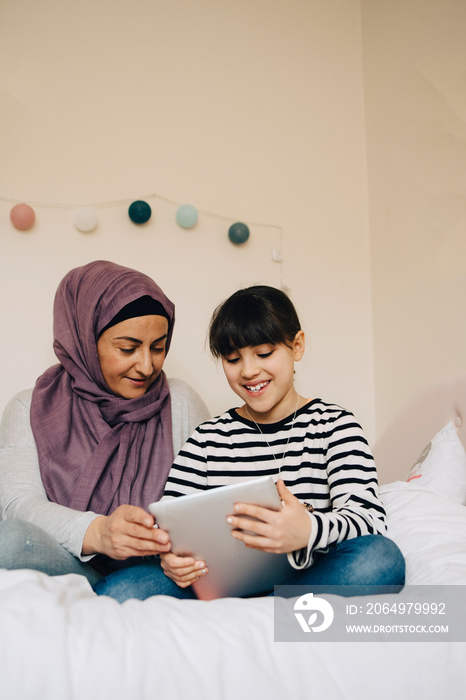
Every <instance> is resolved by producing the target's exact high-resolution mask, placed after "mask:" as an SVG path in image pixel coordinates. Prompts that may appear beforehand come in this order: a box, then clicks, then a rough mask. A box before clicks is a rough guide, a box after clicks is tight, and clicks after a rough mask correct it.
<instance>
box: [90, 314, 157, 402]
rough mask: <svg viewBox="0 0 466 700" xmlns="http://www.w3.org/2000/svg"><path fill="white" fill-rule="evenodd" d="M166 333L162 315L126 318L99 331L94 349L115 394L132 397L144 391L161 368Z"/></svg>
mask: <svg viewBox="0 0 466 700" xmlns="http://www.w3.org/2000/svg"><path fill="white" fill-rule="evenodd" d="M167 333H168V320H167V319H166V318H165V317H164V316H138V317H136V318H129V319H127V320H126V321H122V322H121V323H117V324H116V325H115V326H111V328H109V329H108V330H106V331H105V332H104V333H102V335H101V336H100V338H99V340H98V341H97V353H98V355H99V362H100V368H101V370H102V374H103V376H104V379H105V382H106V384H107V386H108V388H109V389H110V390H111V391H113V393H114V394H116V395H117V396H121V397H123V398H124V399H135V398H138V397H139V396H142V395H143V394H145V393H146V391H147V390H148V388H149V387H150V386H151V385H152V384H153V383H154V382H155V380H156V379H157V377H158V376H159V374H160V372H161V371H162V367H163V363H164V360H165V343H166V341H167Z"/></svg>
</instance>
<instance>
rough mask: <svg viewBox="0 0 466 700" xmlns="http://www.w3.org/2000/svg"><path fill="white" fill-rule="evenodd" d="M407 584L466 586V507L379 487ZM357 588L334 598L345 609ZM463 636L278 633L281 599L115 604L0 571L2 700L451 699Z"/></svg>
mask: <svg viewBox="0 0 466 700" xmlns="http://www.w3.org/2000/svg"><path fill="white" fill-rule="evenodd" d="M381 495H382V499H383V501H384V503H385V506H386V508H387V512H388V521H389V536H391V537H392V538H393V539H394V540H395V541H396V542H397V543H398V545H399V546H400V548H401V549H402V551H403V553H404V555H405V557H406V562H407V569H408V583H413V584H418V583H420V584H426V583H438V584H445V583H454V584H466V553H465V552H466V534H465V533H466V508H465V507H464V506H462V505H460V504H458V503H455V502H453V501H450V500H448V499H445V498H442V497H440V496H437V495H436V494H434V493H432V492H429V491H426V490H422V489H418V488H415V487H413V486H412V485H409V484H406V483H403V482H396V483H393V484H389V485H387V486H384V487H383V488H382V489H381ZM351 601H356V602H357V599H348V598H338V597H336V596H334V597H333V601H332V604H333V607H334V609H335V614H336V615H337V614H338V608H339V607H340V606H344V605H346V604H348V603H351ZM465 655H466V643H451V642H434V643H426V642H411V643H397V642H385V641H384V642H372V643H370V642H333V643H329V642H319V641H318V639H317V638H316V640H315V641H314V640H313V641H312V642H311V643H304V642H301V643H299V642H297V643H293V642H274V601H273V599H272V598H258V599H252V600H239V599H223V600H215V601H209V602H204V601H179V600H175V599H171V598H167V597H158V598H152V599H149V600H146V601H133V600H132V601H127V602H126V603H124V604H123V605H120V604H119V603H117V602H116V601H114V600H112V599H110V598H105V597H97V596H96V595H95V594H94V593H93V591H92V589H91V588H90V586H89V584H88V583H87V581H86V580H85V579H84V578H82V577H79V576H75V575H70V576H63V577H55V578H50V577H48V576H45V575H44V574H41V573H38V572H34V571H4V570H3V571H0V698H1V700H39V699H42V698H44V700H68V699H69V700H81V699H82V700H93V698H96V700H97V699H98V700H107V699H108V700H120V699H121V700H123V699H124V700H128V699H132V698H134V699H135V700H149V699H150V700H154V699H155V700H178V699H179V700H187V699H189V700H230V699H231V700H233V699H234V700H237V699H238V698H241V699H242V700H263V699H264V700H284V698H292V700H300V699H301V698H303V699H307V698H323V699H325V700H342V699H348V700H356V699H357V700H373V699H374V698H376V700H393V699H394V698H396V699H397V700H405V699H406V700H408V699H409V700H411V698H412V697H420V698H422V699H423V700H434V698H435V700H437V698H439V697H441V698H442V699H445V700H449V699H452V700H457V698H459V697H463V695H464V688H465V687H466V664H465V663H464V658H465Z"/></svg>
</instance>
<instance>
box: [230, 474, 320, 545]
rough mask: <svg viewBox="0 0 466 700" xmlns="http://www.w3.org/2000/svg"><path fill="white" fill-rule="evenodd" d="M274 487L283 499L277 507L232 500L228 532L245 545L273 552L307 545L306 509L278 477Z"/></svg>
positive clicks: (309, 523) (308, 529)
mask: <svg viewBox="0 0 466 700" xmlns="http://www.w3.org/2000/svg"><path fill="white" fill-rule="evenodd" d="M277 489H278V494H279V496H280V498H281V500H282V501H283V508H282V509H281V510H279V511H276V510H270V509H269V508H262V507H260V506H253V505H249V504H246V503H236V504H235V514H234V515H231V516H229V517H228V518H227V522H228V524H229V525H231V526H232V528H233V529H232V533H231V534H232V535H233V537H235V538H236V539H237V540H241V541H242V542H244V544H245V545H246V547H250V548H252V549H261V550H263V551H264V552H274V553H275V554H282V553H288V552H294V551H295V550H297V549H301V548H302V547H307V543H308V541H309V537H310V534H311V519H310V518H309V515H308V513H307V512H306V510H305V509H304V508H303V506H302V504H301V502H300V501H299V500H298V499H297V498H296V496H293V494H292V493H291V491H289V490H288V489H287V488H286V486H285V484H284V482H283V480H282V479H279V481H277ZM237 516H241V517H237ZM244 516H246V517H244ZM250 518H254V519H253V520H252V519H250ZM245 530H246V531H247V532H245ZM250 533H253V534H250Z"/></svg>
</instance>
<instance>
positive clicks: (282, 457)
mask: <svg viewBox="0 0 466 700" xmlns="http://www.w3.org/2000/svg"><path fill="white" fill-rule="evenodd" d="M299 398H300V396H299V394H298V400H297V401H296V408H295V410H294V415H293V418H292V420H291V425H293V423H294V422H295V419H296V414H297V412H298V406H299ZM244 407H245V409H246V413H247V414H248V416H249V418H250V419H251V420H252V422H253V423H254V425H255V426H256V428H257V430H258V431H259V432H260V434H261V435H262V437H263V438H264V440H265V442H266V443H267V447H268V448H269V450H270V452H271V453H272V457H273V458H274V460H275V461H276V462H277V461H278V460H277V456H276V454H275V452H273V450H272V448H271V446H270V443H269V441H268V440H267V438H266V437H265V435H264V433H263V432H262V430H261V429H260V427H259V425H258V423H256V421H255V420H254V418H253V417H252V416H251V414H250V413H249V410H248V405H247V403H245V404H244ZM290 438H291V429H290V433H289V435H288V440H287V441H286V445H285V451H284V453H283V454H282V456H281V460H280V461H281V462H282V464H283V460H284V459H285V455H286V451H287V449H288V443H289V442H290ZM281 470H282V468H281V466H280V464H279V465H278V473H279V474H280V472H281Z"/></svg>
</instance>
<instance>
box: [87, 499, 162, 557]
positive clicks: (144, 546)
mask: <svg viewBox="0 0 466 700" xmlns="http://www.w3.org/2000/svg"><path fill="white" fill-rule="evenodd" d="M154 523H155V520H154V518H153V516H152V515H149V514H148V513H146V511H145V510H143V508H138V507H137V506H119V507H118V508H117V509H116V510H115V511H114V512H113V513H112V514H111V515H101V516H99V517H98V518H95V520H93V521H92V523H91V524H90V525H89V527H88V528H87V530H86V534H85V535H84V540H83V549H82V553H83V554H106V555H107V556H109V557H111V558H112V559H127V558H128V557H146V556H150V555H153V554H160V553H161V552H168V551H169V550H170V547H171V543H170V538H169V536H168V533H167V532H165V530H161V529H160V528H155V527H154Z"/></svg>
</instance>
